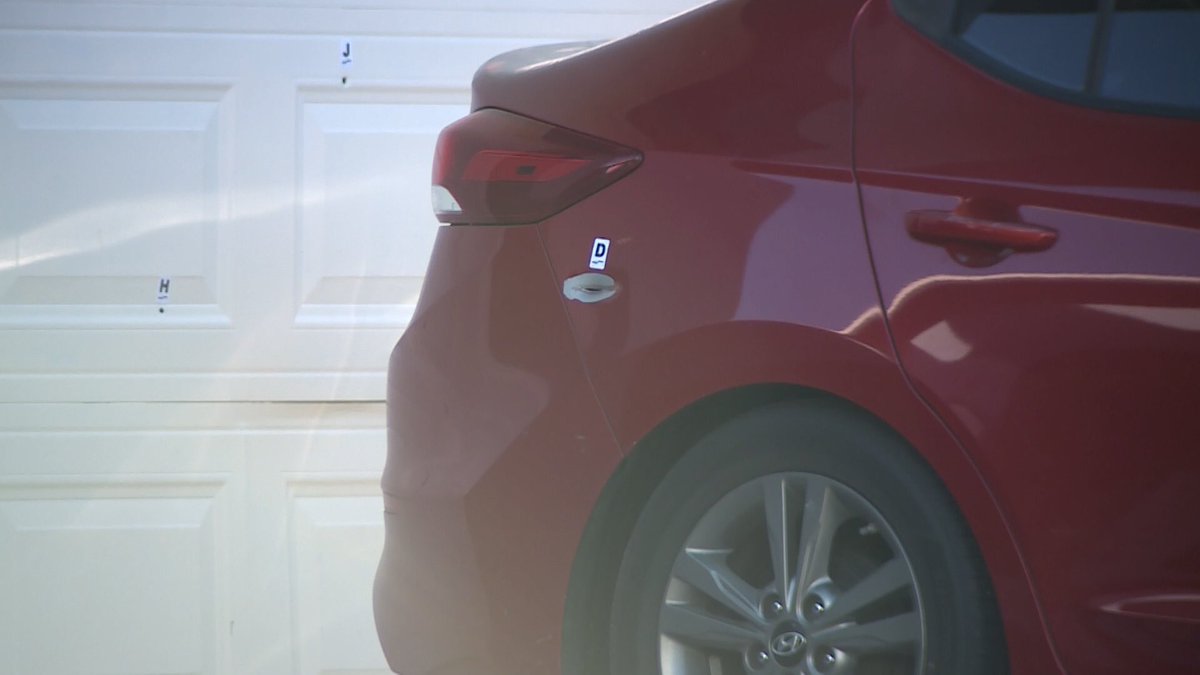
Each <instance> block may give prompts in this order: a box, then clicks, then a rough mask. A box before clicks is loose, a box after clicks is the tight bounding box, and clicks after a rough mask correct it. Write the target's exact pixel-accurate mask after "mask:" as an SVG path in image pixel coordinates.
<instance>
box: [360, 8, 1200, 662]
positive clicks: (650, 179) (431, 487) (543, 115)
mask: <svg viewBox="0 0 1200 675" xmlns="http://www.w3.org/2000/svg"><path fill="white" fill-rule="evenodd" d="M860 11H861V13H860ZM567 91H571V92H578V94H577V95H569V96H568V95H563V92H567ZM474 94H475V98H474V107H475V108H476V109H481V108H499V109H503V110H507V111H510V112H512V113H516V114H519V115H524V116H526V117H529V118H534V119H537V120H542V121H544V122H547V123H549V124H553V125H558V126H562V127H565V128H568V129H571V130H573V131H576V132H581V133H583V134H587V135H589V136H593V137H596V138H601V139H605V140H607V141H611V142H612V143H616V144H619V145H621V146H625V147H629V148H634V149H636V150H637V151H639V152H641V153H642V154H643V161H642V163H641V165H640V166H639V167H638V168H637V169H636V170H635V171H633V172H632V173H631V174H630V175H628V176H626V177H624V178H622V179H620V180H619V181H617V182H616V183H615V184H613V185H611V186H609V187H607V188H605V189H603V190H601V191H600V192H598V193H596V194H594V195H592V196H590V197H588V198H586V199H584V200H582V201H580V202H579V203H577V204H575V205H574V206H571V207H570V208H568V209H566V210H564V211H562V212H561V213H558V214H556V215H553V216H551V217H549V218H548V219H546V220H544V221H542V222H540V223H537V224H531V225H522V226H511V227H494V226H470V225H467V226H453V227H443V228H442V230H441V231H440V233H439V236H438V241H437V245H436V248H435V251H434V257H433V259H432V260H431V262H430V267H429V273H428V274H429V275H428V277H427V278H426V282H425V287H424V289H423V291H422V296H421V301H420V304H419V306H418V308H417V312H416V315H415V317H414V320H413V323H412V324H411V326H410V327H409V328H408V330H407V331H406V333H405V336H404V338H403V339H402V340H401V341H400V343H399V344H398V345H397V347H396V350H395V352H394V353H393V356H392V361H391V369H390V373H389V406H388V410H389V434H390V435H389V457H388V463H387V470H386V472H385V475H384V479H383V489H384V493H385V504H386V508H387V511H388V513H387V515H386V523H387V544H386V550H385V553H384V557H383V560H382V561H381V563H380V570H379V574H378V576H377V581H376V593H375V601H376V617H377V625H378V628H379V632H380V638H381V641H382V643H383V646H384V649H385V652H386V654H387V655H388V658H389V663H390V665H391V666H392V667H393V669H395V670H397V672H400V673H403V674H404V675H424V674H425V673H438V674H439V675H458V674H460V673H461V674H463V675H465V674H466V673H473V674H478V675H490V674H492V673H495V674H499V673H523V674H528V675H555V674H558V673H562V672H563V671H562V669H561V667H560V655H559V654H560V650H561V648H562V625H563V617H564V603H566V602H567V594H568V577H569V575H570V574H571V570H572V565H573V564H578V563H579V561H578V560H576V554H577V549H578V547H579V545H580V539H581V537H582V536H583V532H584V528H585V526H586V525H587V524H588V523H589V520H590V519H591V518H592V517H593V515H592V514H593V509H594V508H595V507H596V504H597V500H599V499H601V497H602V495H603V496H604V497H606V498H607V497H611V496H612V495H610V494H608V493H607V492H606V489H608V490H612V489H615V488H613V487H612V486H613V485H614V484H616V483H615V482H610V481H611V479H612V477H613V474H614V472H615V471H618V467H619V466H629V465H630V463H631V462H635V461H637V460H639V458H641V457H642V456H643V455H644V453H647V452H652V451H653V449H652V448H647V447H645V444H644V440H645V439H646V438H647V437H648V436H650V435H651V434H653V433H654V432H655V430H657V429H660V428H662V426H663V425H664V424H665V423H667V422H668V421H669V420H672V419H673V418H674V417H675V416H676V415H678V414H679V413H680V412H681V411H685V410H688V409H689V408H690V407H691V406H694V405H697V403H698V402H702V401H706V400H711V397H713V396H715V395H721V394H723V393H728V392H730V391H737V390H739V389H741V388H748V387H753V386H755V385H762V384H775V385H788V386H792V387H795V388H796V389H797V391H805V392H822V393H823V394H824V395H828V396H833V397H837V398H841V399H844V400H847V401H850V402H852V403H854V404H855V405H857V406H859V407H860V408H863V409H864V410H867V411H869V412H871V413H872V414H874V415H875V416H876V417H878V418H880V419H882V420H883V421H884V422H886V423H887V424H888V425H890V426H891V427H892V428H893V429H894V430H896V431H897V432H898V433H899V434H900V435H901V436H902V437H903V438H904V439H906V440H907V441H908V442H909V443H910V444H911V445H912V446H913V447H914V448H916V449H917V450H918V451H919V452H920V454H921V455H922V456H923V457H924V458H925V460H926V461H927V462H928V463H929V465H930V466H931V467H932V468H933V469H934V470H935V472H936V473H937V474H938V475H939V476H940V477H941V479H942V480H943V482H944V483H945V484H946V486H947V487H948V489H949V491H950V492H951V494H952V495H953V497H954V499H955V500H956V502H957V504H958V507H959V508H960V510H961V511H962V513H963V515H964V516H965V518H966V520H967V521H968V522H969V523H970V526H971V529H972V532H973V534H974V536H975V538H976V541H977V542H978V544H979V547H980V549H981V552H982V554H983V556H984V559H985V562H986V564H987V568H988V572H989V574H990V576H991V580H992V584H993V586H994V588H995V590H996V593H997V596H998V600H999V604H1000V609H1001V613H1002V615H1003V621H1004V627H1005V632H1006V640H1007V643H1008V647H1009V653H1010V663H1011V668H1012V671H1013V672H1014V673H1048V672H1056V671H1064V670H1071V671H1072V672H1108V671H1112V672H1117V671H1121V672H1131V671H1141V670H1149V669H1152V668H1151V667H1150V666H1148V665H1147V664H1150V663H1153V664H1154V666H1153V669H1157V670H1156V672H1169V671H1170V669H1171V668H1175V669H1176V670H1180V669H1181V668H1186V667H1187V666H1188V665H1189V664H1190V665H1191V666H1192V670H1193V671H1194V668H1195V664H1196V663H1198V662H1200V661H1198V660H1197V659H1200V655H1197V654H1196V652H1195V651H1194V650H1195V646H1194V645H1196V644H1200V639H1197V633H1196V632H1195V630H1196V626H1197V625H1200V624H1197V616H1198V615H1200V612H1198V611H1197V609H1196V608H1197V607H1200V603H1198V602H1197V601H1196V598H1197V597H1200V593H1198V591H1197V589H1200V578H1198V577H1197V569H1200V568H1198V567H1197V566H1196V565H1195V563H1194V562H1193V561H1195V560H1198V559H1200V550H1198V547H1200V541H1198V538H1197V537H1196V536H1195V533H1194V530H1193V529H1188V526H1187V525H1186V524H1181V523H1186V522H1187V521H1186V520H1185V518H1186V516H1187V514H1190V513H1191V512H1194V511H1196V508H1197V507H1200V502H1198V501H1197V497H1196V493H1195V491H1194V490H1192V491H1191V492H1192V494H1188V492H1189V489H1190V486H1191V485H1192V484H1194V482H1195V479H1196V478H1197V476H1198V475H1200V466H1198V464H1197V460H1196V459H1195V457H1196V455H1195V453H1191V452H1189V451H1188V445H1189V443H1191V439H1193V438H1195V437H1197V436H1198V435H1200V434H1198V433H1197V432H1200V422H1198V421H1197V420H1200V416H1195V415H1192V416H1191V419H1188V412H1189V409H1190V408H1191V407H1194V403H1195V402H1196V401H1198V400H1200V389H1198V387H1200V339H1197V338H1200V335H1197V332H1200V292H1198V289H1200V285H1198V284H1197V282H1196V277H1197V276H1198V273H1200V269H1198V267H1200V263H1198V262H1197V261H1200V233H1198V232H1197V231H1196V223H1200V195H1198V192H1197V183H1198V182H1200V181H1198V180H1197V175H1196V172H1195V171H1194V169H1193V170H1191V171H1189V170H1187V169H1186V168H1184V167H1190V166H1193V164H1191V163H1189V162H1191V159H1190V158H1194V157H1196V156H1198V155H1200V152H1198V151H1200V147H1198V144H1200V134H1198V133H1197V129H1196V123H1194V122H1183V121H1178V120H1175V121H1170V120H1144V119H1141V118H1133V117H1130V116H1125V115H1118V114H1115V113H1108V112H1096V111H1092V110H1088V109H1084V108H1076V107H1072V106H1068V105H1065V104H1062V103H1055V102H1051V101H1048V100H1046V99H1041V98H1037V97H1035V96H1033V95H1030V94H1024V93H1021V92H1019V91H1017V90H1015V89H1013V88H1012V87H1010V86H1008V85H1004V84H1000V83H998V82H996V81H994V80H992V79H990V78H989V77H987V76H985V75H983V74H981V73H979V72H978V71H977V70H975V69H974V68H973V67H971V66H969V65H966V64H964V63H962V62H961V61H959V60H958V59H957V58H955V57H953V56H951V55H949V54H948V53H946V52H944V51H943V50H941V49H940V48H939V47H937V46H935V45H933V44H931V43H930V42H929V41H928V40H926V39H925V38H923V37H921V36H920V35H919V34H917V33H916V32H915V31H913V30H912V29H910V28H908V26H907V25H906V24H903V23H902V22H901V21H900V20H899V19H897V18H896V17H895V16H894V15H893V13H892V12H891V10H890V8H889V7H888V6H887V3H886V2H883V1H881V0H869V2H867V3H866V5H865V7H864V6H863V3H861V2H845V1H843V0H808V1H806V2H793V1H792V0H724V1H719V2H715V3H712V4H709V5H705V6H703V7H701V8H698V9H697V10H695V11H693V12H691V13H688V14H685V15H682V16H680V17H677V18H675V19H674V20H672V21H670V22H667V23H664V24H661V25H659V26H656V27H653V28H651V29H648V30H646V31H643V32H641V33H638V34H636V35H633V36H630V37H628V38H625V39H623V40H619V41H616V42H613V43H609V44H607V45H603V46H596V45H574V46H566V47H552V48H541V49H532V50H522V51H518V52H514V53H510V54H506V55H502V56H500V57H497V58H496V59H493V60H492V61H490V62H488V63H487V64H485V65H484V66H483V67H482V68H481V69H480V71H479V74H478V75H477V77H476V80H475V84H474ZM1056 143H1057V144H1058V145H1055V144H1056ZM1155 157H1157V158H1159V160H1160V161H1159V162H1158V163H1157V164H1155V163H1154V162H1153V160H1154V158H1155ZM1081 158H1092V161H1086V160H1081ZM1113 158H1120V159H1119V160H1116V159H1113ZM1164 159H1165V160H1166V161H1163V160H1164ZM860 199H861V208H860ZM913 214H916V215H913ZM864 222H865V226H866V227H865V230H864ZM913 223H918V224H917V225H915V226H914V224H913ZM914 229H915V230H916V231H914ZM596 237H603V238H607V239H609V240H610V242H611V246H610V250H609V253H608V260H607V265H606V268H605V269H604V272H605V273H606V274H608V275H610V276H611V277H612V278H613V279H614V280H615V282H616V284H617V292H616V295H615V296H613V297H612V298H611V299H608V300H605V301H603V302H600V303H596V304H583V303H578V302H572V301H567V300H565V299H564V298H563V292H562V291H563V284H564V281H566V280H567V279H569V278H571V277H573V276H575V275H578V274H580V273H584V272H588V271H589V270H590V267H589V257H590V252H591V250H592V244H593V241H594V239H595V238H596ZM980 237H983V238H984V240H983V241H981V240H980ZM989 237H990V238H989ZM931 240H932V241H931ZM868 243H869V245H868ZM1010 249H1019V252H1014V251H1013V250H1010ZM872 263H874V265H873V264H872ZM877 284H878V285H877ZM880 293H882V299H881V297H880ZM885 316H886V320H885ZM893 344H895V349H894V348H893ZM897 354H898V356H897ZM902 366H903V367H902ZM622 462H624V464H622ZM1181 528H1182V531H1181ZM1147 650H1150V651H1149V653H1148V652H1147ZM1148 658H1150V659H1159V661H1157V662H1155V661H1153V660H1149V661H1148V660H1147V659H1148ZM1189 659H1190V660H1189ZM564 675H573V674H572V673H564Z"/></svg>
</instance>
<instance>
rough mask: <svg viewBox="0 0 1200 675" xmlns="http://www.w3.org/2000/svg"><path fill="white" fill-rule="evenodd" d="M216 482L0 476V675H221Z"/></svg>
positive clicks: (223, 606) (221, 502)
mask: <svg viewBox="0 0 1200 675" xmlns="http://www.w3.org/2000/svg"><path fill="white" fill-rule="evenodd" d="M227 480H228V475H224V474H176V475H160V476H146V475H137V474H131V475H117V474H110V475H106V476H87V475H25V476H22V475H5V476H3V478H0V588H2V589H3V596H4V602H3V603H0V671H2V672H5V673H39V674H46V675H52V674H57V673H64V674H65V673H81V674H83V673H113V672H122V673H130V674H131V675H132V674H142V673H145V674H147V675H150V674H152V673H215V672H219V671H220V672H227V671H228V664H227V663H222V662H221V661H222V659H221V657H220V655H221V654H225V653H228V646H229V645H228V630H227V629H226V630H223V629H225V627H226V626H227V625H228V620H229V589H230V579H229V576H230V564H229V563H230V560H229V555H228V551H227V550H226V548H225V546H224V543H225V542H226V541H227V539H228V532H227V528H228V520H229V509H230V505H229V503H228V497H227V495H226V494H225V493H224V488H225V486H226V484H227Z"/></svg>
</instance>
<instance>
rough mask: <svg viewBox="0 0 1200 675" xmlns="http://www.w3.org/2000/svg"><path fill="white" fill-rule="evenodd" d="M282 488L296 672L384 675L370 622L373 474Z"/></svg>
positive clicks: (296, 481)
mask: <svg viewBox="0 0 1200 675" xmlns="http://www.w3.org/2000/svg"><path fill="white" fill-rule="evenodd" d="M286 480H287V494H288V504H289V508H288V512H289V521H290V527H289V533H290V535H289V539H290V547H289V548H290V558H291V561H292V586H291V596H292V605H293V611H292V644H294V645H295V646H296V655H297V657H296V667H297V672H299V673H304V674H305V675H308V674H313V675H315V674H318V673H320V674H323V675H333V674H336V673H350V672H353V673H356V674H360V675H369V674H373V673H379V674H380V675H383V674H384V673H388V672H390V671H389V670H388V668H387V665H386V662H385V661H384V658H383V652H382V651H381V650H380V648H379V644H378V641H377V638H376V635H375V626H374V621H373V619H372V614H371V584H372V582H373V580H374V575H375V568H376V567H377V566H378V564H379V556H380V554H381V553H382V552H383V499H382V496H381V495H380V493H379V476H378V474H376V473H358V474H340V475H339V474H325V475H316V474H290V475H289V476H288V477H287V479H286Z"/></svg>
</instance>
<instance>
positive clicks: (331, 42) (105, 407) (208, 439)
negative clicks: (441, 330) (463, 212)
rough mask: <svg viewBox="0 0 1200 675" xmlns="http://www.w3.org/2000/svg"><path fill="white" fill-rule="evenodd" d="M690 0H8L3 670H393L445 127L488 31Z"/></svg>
mask: <svg viewBox="0 0 1200 675" xmlns="http://www.w3.org/2000/svg"><path fill="white" fill-rule="evenodd" d="M691 4H693V0H650V1H646V0H607V1H606V2H599V1H597V0H454V1H449V0H447V1H442V0H436V1H435V0H278V1H277V0H195V1H194V2H187V3H178V2H165V1H163V0H132V1H128V2H126V1H122V2H107V1H100V2H93V1H92V0H78V1H76V0H0V6H2V7H3V9H2V10H0V155H2V156H3V157H4V158H5V160H6V161H5V162H3V163H0V204H4V209H3V210H2V211H0V598H3V599H4V602H2V603H0V674H7V673H39V674H41V673H50V674H53V673H99V672H106V673H113V672H120V673H131V674H133V673H237V674H238V675H277V674H278V673H303V674H306V675H307V674H315V673H327V674H330V675H332V674H336V673H356V674H358V675H363V674H367V673H382V672H386V666H385V663H384V660H383V656H382V653H381V651H380V649H379V646H378V644H377V642H376V638H375V631H374V626H373V619H372V615H371V584H372V580H373V576H374V571H375V566H376V564H377V562H378V559H379V555H380V551H381V548H382V522H381V518H382V515H381V514H382V499H381V496H380V494H379V491H378V481H379V474H380V471H381V469H382V464H383V460H384V456H385V454H386V452H385V445H386V433H385V429H384V424H385V420H384V417H385V416H384V405H383V403H382V399H383V396H384V393H385V373H386V366H387V362H388V356H389V353H390V351H391V348H392V346H393V345H394V344H395V342H396V340H397V339H398V338H399V336H400V334H401V333H402V332H403V329H404V327H405V326H406V325H407V323H408V321H409V319H410V317H411V313H412V309H413V306H414V303H415V302H416V298H417V295H418V293H419V289H420V285H421V279H422V275H423V274H424V268H425V264H426V261H427V259H428V255H429V251H430V247H431V244H432V241H433V237H434V236H435V233H436V230H437V224H436V222H435V221H434V218H433V217H432V214H431V210H430V198H429V178H430V170H431V160H432V153H433V148H434V143H435V140H436V137H437V134H438V133H439V131H440V129H441V128H443V127H444V126H445V125H446V124H448V123H449V122H451V121H452V120H454V119H456V118H458V117H460V116H462V115H463V114H465V113H466V112H467V109H468V105H469V98H470V93H469V88H470V81H471V77H472V75H473V73H474V71H475V69H476V68H477V67H478V66H479V65H480V64H481V63H483V62H484V61H485V60H487V59H488V58H490V57H492V56H494V55H496V54H498V53H500V52H504V51H508V50H511V49H515V48H519V47H523V46H527V45H531V44H539V43H547V42H561V41H573V40H587V39H603V38H608V37H613V36H617V35H621V34H625V33H629V32H632V31H634V30H637V29H640V28H642V27H645V26H647V25H649V24H651V23H653V22H654V21H655V20H657V19H659V18H661V17H663V16H665V15H667V14H669V13H671V12H674V11H677V10H680V9H683V8H684V7H686V6H689V5H691ZM344 39H349V40H350V42H351V45H352V53H353V59H352V62H351V63H350V64H342V63H341V50H342V48H343V46H344V42H343V40H344ZM343 78H344V81H343ZM164 278H165V279H169V290H168V292H166V293H165V294H164V295H165V297H162V298H160V297H159V296H160V293H159V289H160V287H161V283H162V281H163V279H164Z"/></svg>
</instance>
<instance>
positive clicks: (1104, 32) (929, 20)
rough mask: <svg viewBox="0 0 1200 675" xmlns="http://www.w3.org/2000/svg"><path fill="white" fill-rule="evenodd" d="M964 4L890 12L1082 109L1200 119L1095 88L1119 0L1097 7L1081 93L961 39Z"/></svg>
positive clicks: (1014, 80) (918, 1)
mask: <svg viewBox="0 0 1200 675" xmlns="http://www.w3.org/2000/svg"><path fill="white" fill-rule="evenodd" d="M960 4H961V2H960V0H951V1H950V2H937V0H932V1H931V0H924V1H922V0H891V7H892V11H893V12H894V13H895V15H896V16H898V17H900V18H901V19H902V20H903V21H904V22H905V23H907V24H908V25H909V26H911V27H912V28H913V29H915V30H916V31H917V32H919V33H921V34H922V35H924V36H925V37H927V38H929V39H930V40H932V41H933V42H935V43H936V44H937V45H938V46H940V47H941V48H943V49H945V50H946V51H948V52H950V53H951V54H954V55H955V56H957V57H959V58H961V59H962V60H964V61H966V62H967V63H969V64H970V65H972V66H974V67H975V68H977V69H979V70H981V71H983V72H984V73H986V74H988V75H990V76H992V77H994V78H996V79H998V80H1001V81H1002V82H1006V83H1008V84H1011V85H1013V86H1015V87H1017V88H1019V89H1021V90H1023V91H1027V92H1029V93H1032V94H1036V95H1038V96H1041V97H1043V98H1049V99H1053V100H1056V101H1061V102H1063V103H1070V104H1072V105H1076V106H1080V107H1084V108H1092V109H1097V110H1105V111H1109V112H1117V113H1125V114H1133V115H1142V116H1150V117H1164V118H1170V119H1185V120H1193V121H1195V120H1200V108H1189V107H1187V106H1179V105H1169V104H1163V103H1138V102H1136V101H1123V100H1120V99H1113V98H1108V97H1105V96H1102V95H1100V94H1099V93H1098V92H1097V89H1098V88H1099V86H1100V82H1101V79H1102V76H1103V72H1104V66H1105V65H1106V64H1105V63H1104V61H1105V60H1106V58H1107V55H1108V43H1109V36H1110V34H1111V32H1112V30H1111V23H1112V22H1111V18H1112V13H1113V11H1115V8H1116V0H1100V1H1099V7H1098V8H1097V10H1096V25H1095V29H1094V32H1093V34H1092V46H1091V52H1090V53H1089V54H1088V61H1087V63H1088V65H1087V72H1086V75H1085V79H1084V88H1083V90H1081V91H1075V90H1071V89H1066V88H1063V87H1060V86H1058V85H1055V84H1051V83H1050V82H1047V81H1045V80H1043V79H1040V78H1038V77H1035V76H1033V75H1030V74H1028V73H1025V72H1023V71H1021V70H1018V69H1016V68H1013V67H1011V66H1008V65H1005V64H1004V63H1001V62H1000V61H997V60H996V59H995V58H993V57H991V56H988V55H987V54H986V53H985V52H983V51H982V50H981V49H979V48H977V47H974V46H972V45H971V44H970V43H969V42H967V41H966V40H963V39H962V38H960V37H959V36H958V35H957V34H956V32H955V30H954V27H955V26H956V25H957V23H958V13H959V12H958V8H959V6H960ZM917 5H922V6H917Z"/></svg>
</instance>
